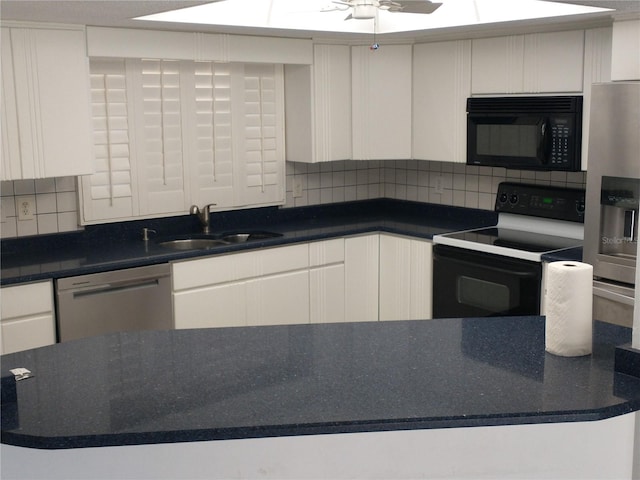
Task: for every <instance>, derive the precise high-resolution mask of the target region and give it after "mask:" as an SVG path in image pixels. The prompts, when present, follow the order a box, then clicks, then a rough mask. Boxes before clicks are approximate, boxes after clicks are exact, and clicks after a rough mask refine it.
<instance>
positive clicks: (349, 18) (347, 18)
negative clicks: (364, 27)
mask: <svg viewBox="0 0 640 480" xmlns="http://www.w3.org/2000/svg"><path fill="white" fill-rule="evenodd" d="M352 18H353V15H351V14H349V15H347V16H346V17H345V18H344V19H345V21H346V20H351V19H352Z"/></svg>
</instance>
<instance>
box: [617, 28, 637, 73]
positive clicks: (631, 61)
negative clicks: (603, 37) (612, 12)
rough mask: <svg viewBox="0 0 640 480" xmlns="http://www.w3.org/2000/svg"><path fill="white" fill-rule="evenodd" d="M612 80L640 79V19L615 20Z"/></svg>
mask: <svg viewBox="0 0 640 480" xmlns="http://www.w3.org/2000/svg"><path fill="white" fill-rule="evenodd" d="M611 51H612V58H611V80H613V81H618V80H640V20H639V19H631V20H624V21H616V22H613V37H612V48H611Z"/></svg>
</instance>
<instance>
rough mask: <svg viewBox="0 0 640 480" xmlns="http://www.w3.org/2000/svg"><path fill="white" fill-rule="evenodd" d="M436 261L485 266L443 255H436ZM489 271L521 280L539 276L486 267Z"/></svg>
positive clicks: (532, 272) (468, 265)
mask: <svg viewBox="0 0 640 480" xmlns="http://www.w3.org/2000/svg"><path fill="white" fill-rule="evenodd" d="M433 258H434V260H435V259H442V260H446V261H447V262H453V263H457V264H458V265H465V266H467V267H475V268H477V267H484V266H483V265H480V264H478V263H476V262H469V261H466V260H460V259H458V258H453V257H450V256H441V255H437V254H436V255H434V257H433ZM485 268H487V269H489V270H492V271H494V272H498V273H501V274H505V275H511V276H515V277H520V278H531V277H533V278H535V277H537V276H538V273H537V272H534V271H518V270H509V269H506V268H500V267H494V266H487V267H485Z"/></svg>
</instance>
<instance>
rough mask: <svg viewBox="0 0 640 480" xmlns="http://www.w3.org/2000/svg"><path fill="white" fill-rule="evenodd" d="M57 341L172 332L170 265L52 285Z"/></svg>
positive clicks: (86, 277) (58, 282)
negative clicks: (167, 330)
mask: <svg viewBox="0 0 640 480" xmlns="http://www.w3.org/2000/svg"><path fill="white" fill-rule="evenodd" d="M56 296H57V307H56V308H57V312H56V313H57V321H58V340H59V341H61V342H64V341H67V340H73V339H77V338H84V337H90V336H93V335H102V334H106V333H114V332H130V331H139V330H166V329H170V328H173V314H172V308H171V269H170V266H169V264H166V263H165V264H160V265H150V266H146V267H137V268H127V269H123V270H114V271H110V272H104V273H94V274H89V275H82V276H78V277H68V278H61V279H59V280H57V281H56Z"/></svg>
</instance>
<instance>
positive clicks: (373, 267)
mask: <svg viewBox="0 0 640 480" xmlns="http://www.w3.org/2000/svg"><path fill="white" fill-rule="evenodd" d="M379 238H380V235H379V234H377V233H375V234H371V235H363V236H358V237H350V238H347V239H346V240H345V256H344V258H345V261H344V268H345V317H346V320H347V321H348V322H368V321H373V320H378V287H379V258H378V256H379V252H380V241H379Z"/></svg>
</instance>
